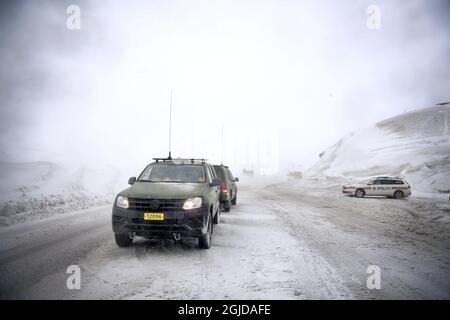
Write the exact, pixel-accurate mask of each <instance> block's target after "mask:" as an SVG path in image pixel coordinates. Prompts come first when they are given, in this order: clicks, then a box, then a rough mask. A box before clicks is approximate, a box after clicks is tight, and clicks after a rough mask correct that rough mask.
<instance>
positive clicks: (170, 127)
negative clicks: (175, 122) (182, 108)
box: [167, 90, 172, 160]
mask: <svg viewBox="0 0 450 320" xmlns="http://www.w3.org/2000/svg"><path fill="white" fill-rule="evenodd" d="M167 159H168V160H172V90H170V112H169V157H168V158H167Z"/></svg>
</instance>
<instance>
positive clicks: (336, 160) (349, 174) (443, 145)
mask: <svg viewBox="0 0 450 320" xmlns="http://www.w3.org/2000/svg"><path fill="white" fill-rule="evenodd" d="M305 175H306V176H307V177H308V178H314V179H330V178H331V179H333V178H334V179H336V178H342V179H345V180H348V179H355V180H357V179H360V178H363V177H368V176H375V175H397V176H402V177H404V178H406V179H407V180H408V181H409V182H410V183H411V184H412V186H413V191H416V193H417V192H419V193H435V194H445V193H449V192H450V104H448V103H447V104H442V105H436V106H434V107H430V108H426V109H421V110H417V111H413V112H408V113H404V114H402V115H399V116H396V117H393V118H389V119H386V120H384V121H381V122H378V123H376V124H375V125H373V126H371V127H369V128H366V129H364V130H360V131H356V132H352V133H350V134H348V135H347V136H345V137H343V138H342V139H341V140H339V141H338V142H337V143H336V144H335V145H333V146H331V147H330V148H328V149H327V150H325V151H324V152H323V153H322V154H321V158H320V160H319V161H318V162H317V163H316V164H315V165H314V166H312V167H311V168H310V169H308V170H307V172H306V173H305Z"/></svg>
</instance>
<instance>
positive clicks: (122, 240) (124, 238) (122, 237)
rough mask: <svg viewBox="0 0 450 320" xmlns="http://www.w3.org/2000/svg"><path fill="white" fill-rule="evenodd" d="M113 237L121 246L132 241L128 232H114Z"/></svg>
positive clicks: (129, 244)
mask: <svg viewBox="0 0 450 320" xmlns="http://www.w3.org/2000/svg"><path fill="white" fill-rule="evenodd" d="M114 239H115V240H116V244H117V245H118V246H119V247H121V248H126V247H129V246H131V244H132V243H133V239H131V238H130V236H129V235H128V234H117V233H115V234H114Z"/></svg>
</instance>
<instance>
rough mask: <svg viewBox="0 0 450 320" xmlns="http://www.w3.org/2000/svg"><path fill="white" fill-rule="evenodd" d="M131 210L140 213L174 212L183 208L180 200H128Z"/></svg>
mask: <svg viewBox="0 0 450 320" xmlns="http://www.w3.org/2000/svg"><path fill="white" fill-rule="evenodd" d="M128 203H129V208H130V209H134V210H140V211H163V212H165V211H174V210H180V209H181V208H182V207H183V203H184V200H179V199H128Z"/></svg>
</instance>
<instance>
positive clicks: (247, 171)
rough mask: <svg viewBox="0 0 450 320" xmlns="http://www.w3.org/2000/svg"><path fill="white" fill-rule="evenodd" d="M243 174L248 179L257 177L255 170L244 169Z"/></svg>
mask: <svg viewBox="0 0 450 320" xmlns="http://www.w3.org/2000/svg"><path fill="white" fill-rule="evenodd" d="M242 174H243V175H244V176H247V177H253V176H254V175H255V173H254V171H253V170H247V169H242Z"/></svg>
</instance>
